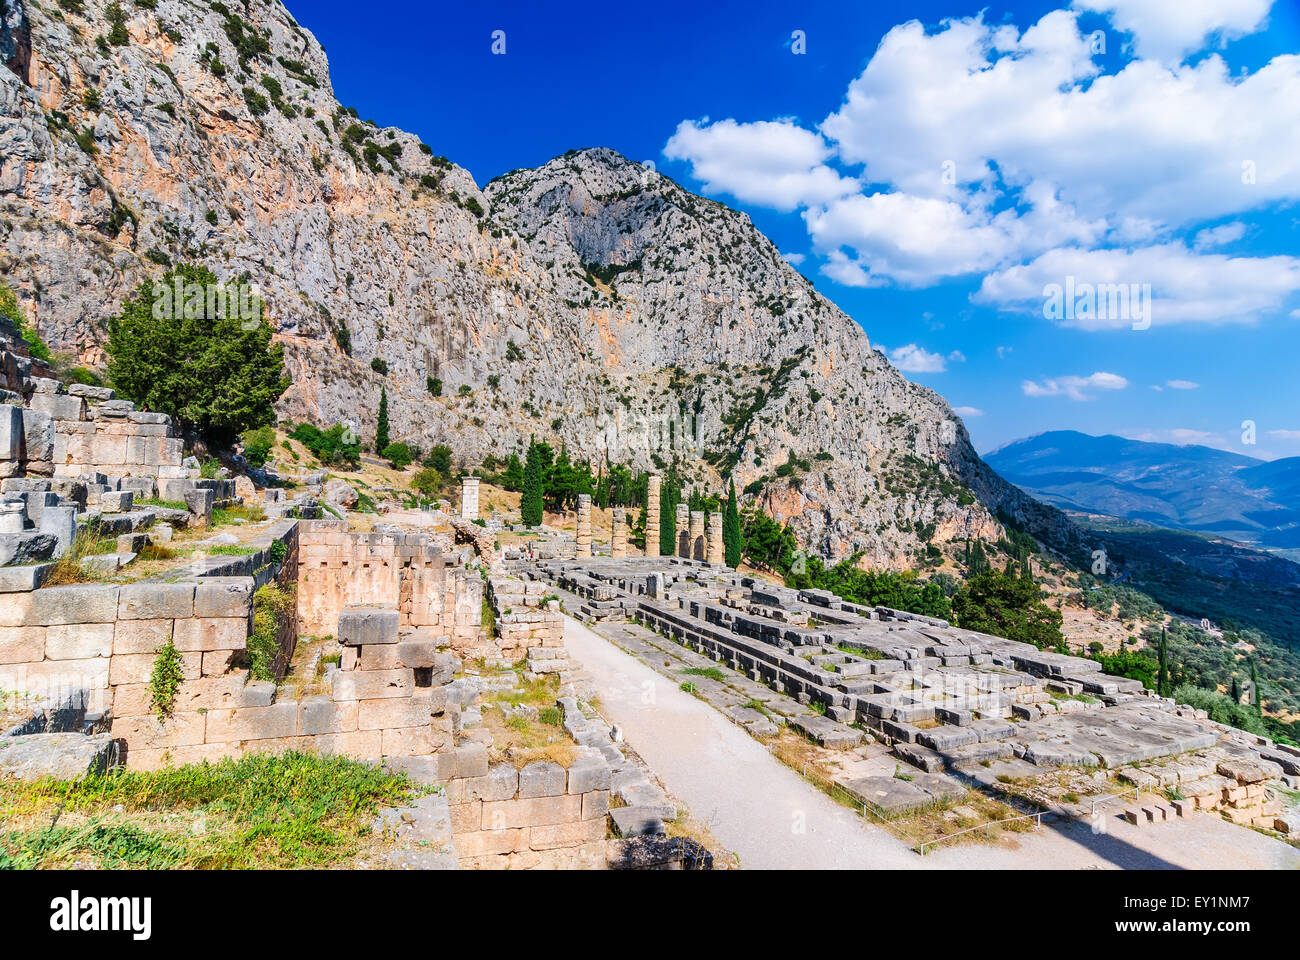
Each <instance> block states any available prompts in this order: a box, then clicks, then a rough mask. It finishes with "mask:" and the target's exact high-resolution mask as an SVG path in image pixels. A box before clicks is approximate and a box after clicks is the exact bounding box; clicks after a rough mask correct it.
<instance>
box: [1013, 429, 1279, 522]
mask: <svg viewBox="0 0 1300 960" xmlns="http://www.w3.org/2000/svg"><path fill="white" fill-rule="evenodd" d="M987 460H988V462H989V464H990V465H991V466H992V467H993V468H994V469H995V470H997V471H998V473H1000V474H1001V475H1002V476H1004V477H1006V478H1007V479H1008V480H1010V481H1011V482H1012V483H1015V484H1016V485H1018V486H1019V487H1021V488H1022V489H1023V490H1025V491H1026V492H1028V493H1030V494H1032V495H1033V496H1035V497H1037V498H1039V499H1041V500H1045V501H1047V502H1048V503H1052V504H1056V505H1057V506H1060V507H1064V508H1066V509H1074V510H1082V511H1087V512H1090V513H1101V514H1105V515H1107V516H1112V517H1120V518H1122V519H1125V520H1137V521H1144V522H1147V523H1153V524H1156V525H1159V526H1165V527H1175V528H1179V529H1184V530H1195V531H1201V532H1206V533H1216V534H1220V535H1223V536H1227V537H1231V538H1233V539H1235V540H1240V541H1242V542H1245V543H1250V544H1256V545H1259V546H1263V547H1300V458H1296V457H1291V458H1288V459H1284V460H1274V461H1271V462H1269V461H1264V460H1258V459H1256V458H1254V457H1247V456H1243V455H1241V454H1236V453H1228V452H1226V451H1223V450H1215V449H1213V448H1211V447H1202V446H1183V447H1180V446H1174V445H1172V444H1167V443H1145V442H1142V441H1140V440H1126V439H1124V438H1123V437H1115V436H1104V437H1092V436H1088V435H1087V434H1084V433H1077V432H1075V431H1071V430H1061V431H1054V432H1050V433H1043V434H1039V435H1038V436H1035V437H1030V438H1028V439H1026V440H1018V441H1016V442H1014V443H1010V444H1007V445H1005V446H1003V447H1001V448H999V449H998V450H996V451H994V452H993V453H991V454H989V456H988V457H987Z"/></svg>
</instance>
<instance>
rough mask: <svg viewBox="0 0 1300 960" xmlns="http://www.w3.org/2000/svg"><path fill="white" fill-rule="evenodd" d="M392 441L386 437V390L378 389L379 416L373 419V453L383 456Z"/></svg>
mask: <svg viewBox="0 0 1300 960" xmlns="http://www.w3.org/2000/svg"><path fill="white" fill-rule="evenodd" d="M391 442H392V440H391V438H390V437H389V435H388V390H387V389H385V388H384V387H380V388H379V416H378V417H376V418H375V453H378V454H380V455H381V456H382V455H383V452H384V448H385V447H387V446H388V444H389V443H391Z"/></svg>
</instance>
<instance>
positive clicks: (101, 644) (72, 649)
mask: <svg viewBox="0 0 1300 960" xmlns="http://www.w3.org/2000/svg"><path fill="white" fill-rule="evenodd" d="M112 654H113V624H111V623H78V624H61V625H57V626H51V627H47V628H46V634H45V659H47V660H88V659H90V658H92V657H108V656H112Z"/></svg>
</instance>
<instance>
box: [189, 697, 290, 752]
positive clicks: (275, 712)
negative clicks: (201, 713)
mask: <svg viewBox="0 0 1300 960" xmlns="http://www.w3.org/2000/svg"><path fill="white" fill-rule="evenodd" d="M207 719H208V724H207V732H206V740H207V742H208V743H226V742H229V741H232V740H269V739H272V738H275V737H293V736H296V735H298V733H299V729H298V704H296V703H294V702H293V701H288V702H286V703H273V704H271V705H270V706H269V707H240V708H238V709H235V710H210V711H208V714H207Z"/></svg>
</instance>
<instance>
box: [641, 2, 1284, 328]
mask: <svg viewBox="0 0 1300 960" xmlns="http://www.w3.org/2000/svg"><path fill="white" fill-rule="evenodd" d="M1268 8H1269V4H1268V3H1267V2H1266V0H1078V2H1076V3H1075V9H1072V10H1055V11H1052V12H1049V13H1047V14H1046V15H1045V16H1043V17H1042V18H1041V19H1039V20H1038V21H1037V22H1036V23H1034V24H1032V25H1030V26H1028V27H1027V28H1026V29H1024V30H1023V31H1022V30H1020V29H1019V28H1017V27H1016V26H1013V25H1011V24H1006V23H1002V24H992V23H986V22H985V21H984V19H983V16H982V15H980V16H975V17H970V18H964V19H953V20H946V21H944V22H943V23H941V24H940V25H939V26H938V27H937V28H933V29H931V30H927V29H926V27H925V26H923V25H922V24H921V23H919V22H917V21H910V22H907V23H904V24H901V25H899V26H896V27H894V28H893V29H892V30H890V31H889V32H888V33H887V34H886V35H885V37H884V38H883V39H882V40H881V42H880V45H879V47H878V48H877V50H876V52H875V53H874V54H873V56H872V57H871V59H870V60H869V61H868V62H867V64H866V66H865V67H864V68H863V70H862V72H861V74H860V75H859V76H858V77H856V78H855V79H854V80H853V81H852V82H851V83H850V84H849V87H848V90H847V92H846V95H845V98H844V102H843V103H842V105H841V106H840V107H839V108H838V109H837V110H836V111H835V112H834V113H832V114H831V115H830V116H828V117H827V118H826V119H825V120H824V121H823V122H822V123H821V124H820V126H818V127H817V128H816V129H815V130H813V129H807V128H805V127H802V126H800V125H799V124H798V123H796V122H795V121H793V120H788V119H784V120H768V121H758V122H756V123H744V122H738V121H736V120H734V119H728V120H723V121H720V122H717V123H709V122H708V121H707V120H705V121H698V122H697V121H686V122H684V123H683V124H681V125H680V126H679V127H678V129H677V132H676V133H675V134H674V135H673V137H672V139H671V140H669V142H668V146H667V147H666V148H665V153H666V154H667V155H668V156H669V157H670V158H673V159H681V160H686V161H688V162H690V163H691V164H692V168H693V170H694V172H695V175H696V177H697V178H698V179H700V180H702V181H703V182H704V185H705V189H706V191H710V192H727V193H730V194H732V195H733V196H735V197H737V198H738V199H741V200H745V201H748V202H753V203H762V204H766V205H768V206H771V207H774V208H775V209H779V210H787V211H788V210H794V209H801V210H802V211H803V216H804V220H805V223H806V226H807V229H808V232H809V235H810V237H811V238H812V240H813V248H814V252H815V253H817V254H818V255H819V256H820V257H821V258H822V260H823V266H822V271H823V273H825V274H826V275H827V276H829V277H831V278H832V279H834V280H835V281H837V282H839V283H843V284H846V285H850V286H857V287H871V286H879V285H882V284H887V283H896V284H901V285H904V286H912V287H919V286H926V285H931V284H934V283H938V282H942V281H944V280H947V279H949V278H954V277H961V276H968V275H978V274H980V273H984V274H996V273H999V272H1001V273H1005V272H1009V271H1011V270H1013V269H1014V268H1015V267H1017V266H1020V265H1022V264H1026V263H1027V262H1029V261H1031V260H1035V259H1036V258H1043V257H1045V256H1050V255H1053V254H1056V255H1060V256H1067V255H1078V254H1079V253H1080V252H1081V251H1083V252H1086V251H1098V252H1109V251H1113V250H1118V251H1124V252H1125V255H1128V256H1138V255H1140V253H1141V251H1142V250H1143V249H1145V248H1147V247H1151V248H1153V249H1155V250H1156V251H1157V254H1156V255H1155V256H1156V257H1157V258H1159V259H1163V260H1166V261H1168V260H1170V259H1171V257H1170V255H1169V248H1170V245H1171V244H1172V243H1175V241H1174V237H1175V236H1176V235H1179V234H1180V233H1181V232H1182V231H1192V230H1195V229H1196V228H1197V227H1198V226H1199V225H1202V224H1213V223H1214V222H1215V221H1219V220H1222V219H1223V218H1225V217H1231V216H1240V215H1243V214H1246V213H1249V212H1251V211H1257V210H1264V209H1269V208H1271V207H1274V206H1276V205H1281V204H1287V203H1290V202H1294V201H1296V200H1300V55H1279V56H1276V57H1274V58H1273V59H1272V60H1270V61H1268V62H1267V63H1265V64H1263V65H1261V66H1259V67H1258V68H1257V69H1255V70H1253V72H1252V71H1242V72H1235V73H1234V72H1232V71H1230V70H1229V68H1228V66H1227V64H1226V63H1225V62H1224V60H1223V59H1222V57H1220V56H1219V55H1218V54H1214V53H1211V54H1209V55H1208V56H1205V57H1203V58H1201V59H1199V60H1197V62H1195V63H1187V62H1185V61H1184V58H1183V57H1182V56H1181V51H1184V50H1190V49H1196V48H1199V46H1200V45H1201V44H1202V43H1203V42H1205V40H1206V38H1209V39H1210V40H1211V41H1214V40H1217V39H1225V38H1230V37H1236V36H1240V35H1242V34H1245V33H1249V32H1250V31H1252V30H1255V29H1258V28H1260V26H1261V25H1262V24H1263V22H1264V20H1265V18H1266V16H1267V13H1268ZM1096 15H1101V16H1106V17H1109V18H1110V19H1111V22H1112V23H1113V24H1114V25H1115V27H1116V28H1117V29H1118V30H1122V31H1126V32H1128V33H1130V34H1131V35H1132V36H1133V37H1134V46H1135V48H1136V50H1137V51H1138V53H1139V54H1140V57H1139V58H1135V59H1130V60H1128V61H1127V62H1126V63H1124V65H1123V66H1122V67H1120V68H1119V69H1117V70H1114V71H1112V72H1110V73H1105V72H1103V71H1102V68H1101V66H1099V62H1100V61H1099V60H1098V59H1097V58H1095V57H1094V56H1093V50H1092V47H1091V41H1090V37H1089V31H1085V30H1084V29H1083V28H1082V27H1081V25H1080V22H1079V18H1080V17H1081V16H1084V17H1088V18H1091V17H1094V16H1096ZM1088 26H1089V27H1091V26H1093V24H1088ZM1171 51H1173V53H1171ZM859 166H860V168H861V169H860V170H859V171H857V172H856V174H855V175H854V176H849V175H847V173H842V172H840V171H849V170H851V169H853V168H855V167H859ZM866 184H870V187H869V188H867V189H863V188H862V186H863V185H866ZM1247 229H1248V228H1247V226H1246V224H1245V223H1244V222H1241V221H1233V222H1229V223H1223V224H1220V225H1217V226H1207V227H1204V228H1202V229H1200V230H1199V231H1198V232H1196V233H1195V238H1194V240H1193V241H1192V242H1191V243H1190V244H1189V243H1187V242H1185V241H1184V242H1182V243H1180V244H1178V245H1179V246H1180V247H1181V248H1182V250H1181V255H1180V259H1181V261H1182V266H1187V265H1189V264H1190V262H1191V260H1192V259H1193V258H1194V257H1195V256H1197V255H1205V256H1207V257H1209V256H1215V254H1214V252H1213V251H1214V250H1215V249H1217V248H1219V247H1222V246H1223V245H1225V244H1228V243H1232V242H1233V241H1235V240H1239V239H1241V238H1242V237H1243V236H1245V234H1246V232H1247ZM1238 259H1239V260H1243V261H1244V260H1248V258H1238ZM1258 266H1259V270H1258V271H1254V272H1252V271H1251V268H1250V267H1249V266H1248V265H1247V264H1246V263H1244V262H1239V263H1236V264H1235V265H1233V266H1232V267H1231V268H1221V265H1220V264H1218V263H1217V262H1210V263H1209V264H1208V265H1207V269H1208V270H1209V272H1211V273H1214V274H1216V275H1217V273H1218V272H1219V271H1220V270H1221V269H1230V271H1231V273H1232V277H1231V278H1230V279H1232V280H1233V286H1234V293H1232V294H1230V295H1227V296H1221V297H1214V298H1212V300H1211V301H1210V302H1209V303H1208V304H1206V305H1205V307H1204V308H1203V309H1200V310H1199V311H1198V310H1195V309H1192V308H1191V307H1190V305H1189V303H1188V299H1187V298H1182V297H1179V296H1178V295H1177V294H1176V293H1166V294H1165V297H1166V299H1167V300H1169V301H1170V303H1171V304H1172V305H1175V306H1178V309H1177V310H1171V311H1170V312H1169V313H1168V316H1169V317H1171V318H1173V319H1202V320H1230V319H1237V318H1238V316H1239V315H1240V314H1241V313H1242V311H1243V310H1244V312H1245V313H1246V314H1248V315H1250V316H1252V317H1253V316H1254V315H1256V314H1258V313H1259V312H1260V311H1263V310H1271V309H1273V308H1275V307H1276V306H1278V298H1277V296H1276V293H1275V292H1270V291H1273V289H1274V288H1275V287H1276V286H1277V285H1278V284H1277V279H1278V278H1277V277H1274V278H1273V279H1271V280H1270V279H1266V281H1265V287H1266V288H1268V289H1267V290H1266V291H1265V292H1264V293H1263V294H1261V295H1259V296H1254V297H1252V296H1249V295H1246V293H1245V291H1241V290H1237V289H1236V288H1237V283H1236V281H1237V279H1239V278H1240V277H1242V276H1245V275H1246V274H1251V275H1252V276H1259V275H1260V274H1262V273H1266V272H1269V271H1275V272H1280V274H1281V283H1282V286H1287V285H1289V283H1290V281H1289V279H1288V275H1289V272H1290V269H1289V258H1282V259H1280V260H1279V259H1278V258H1260V261H1259V264H1258ZM1193 267H1194V269H1199V268H1197V267H1195V266H1194V264H1193ZM1238 294H1241V295H1238ZM1197 314H1199V316H1198V315H1197Z"/></svg>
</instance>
